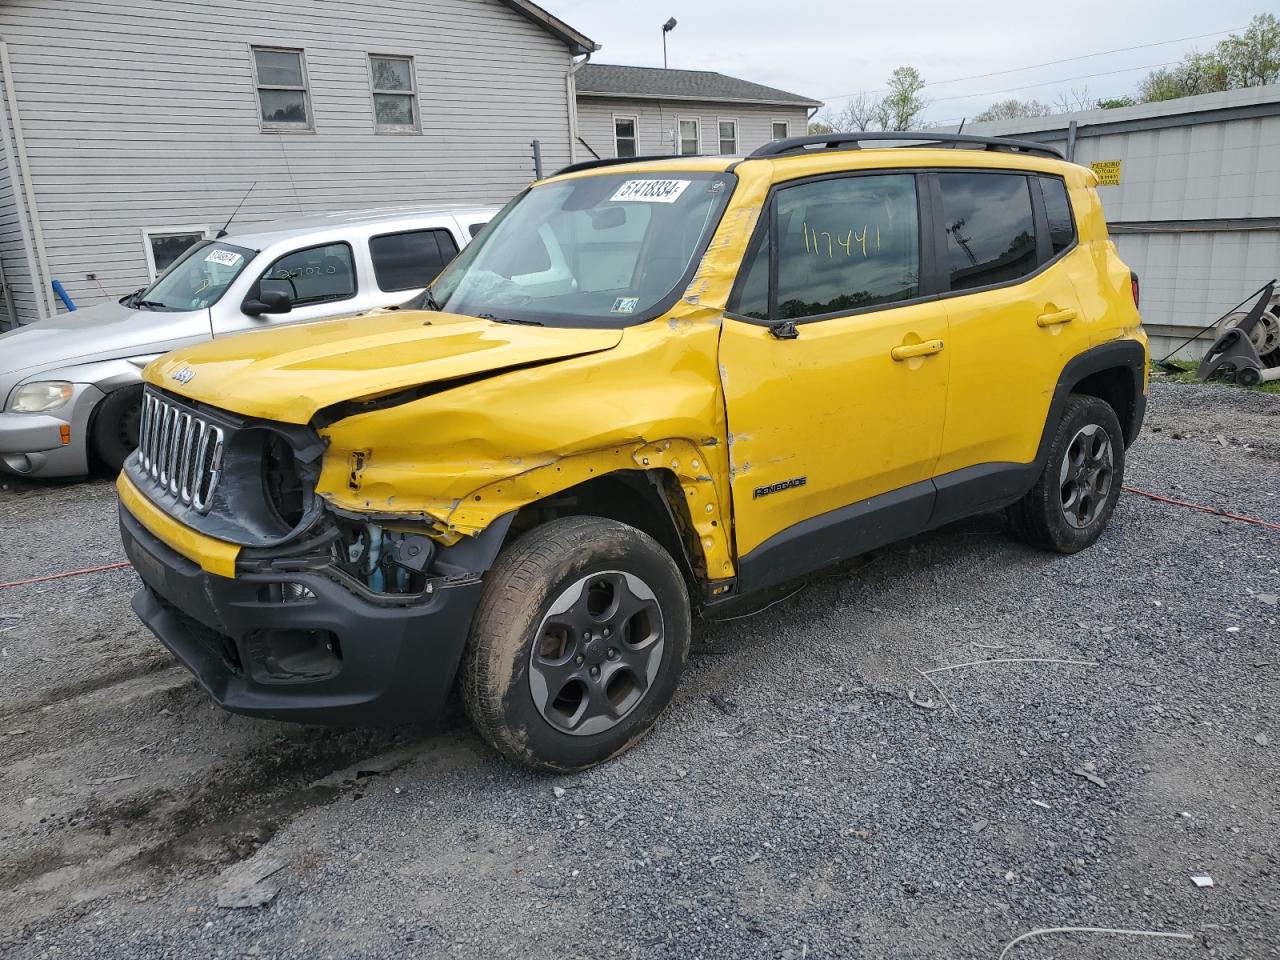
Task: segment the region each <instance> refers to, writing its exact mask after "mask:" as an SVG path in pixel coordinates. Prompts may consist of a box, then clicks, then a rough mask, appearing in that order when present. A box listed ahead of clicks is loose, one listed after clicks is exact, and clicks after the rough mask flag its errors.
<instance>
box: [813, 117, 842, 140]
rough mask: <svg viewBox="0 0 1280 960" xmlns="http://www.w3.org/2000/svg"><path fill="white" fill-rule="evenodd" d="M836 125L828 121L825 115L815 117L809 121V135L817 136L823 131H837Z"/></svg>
mask: <svg viewBox="0 0 1280 960" xmlns="http://www.w3.org/2000/svg"><path fill="white" fill-rule="evenodd" d="M835 132H836V129H835V127H833V126H831V124H829V123H827V122H826V119H825V118H824V117H814V118H813V119H812V120H810V121H809V136H811V137H816V136H818V135H819V134H823V133H835Z"/></svg>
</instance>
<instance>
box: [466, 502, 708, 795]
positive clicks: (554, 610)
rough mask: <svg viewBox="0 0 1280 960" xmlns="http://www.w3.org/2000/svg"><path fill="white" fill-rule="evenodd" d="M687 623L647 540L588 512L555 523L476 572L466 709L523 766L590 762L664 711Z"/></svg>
mask: <svg viewBox="0 0 1280 960" xmlns="http://www.w3.org/2000/svg"><path fill="white" fill-rule="evenodd" d="M690 630H691V628H690V613H689V597H688V593H687V591H686V589H685V583H684V579H683V577H682V576H681V574H680V570H679V568H677V566H676V564H675V562H674V561H673V560H672V558H671V556H670V554H668V553H667V552H666V551H665V550H664V549H663V548H662V547H661V546H659V544H658V543H657V542H656V541H655V540H654V539H653V538H652V537H650V536H648V535H647V534H645V533H643V532H642V531H640V530H637V529H635V528H634V527H630V526H627V525H626V524H623V523H618V522H616V521H613V520H605V519H601V518H598V517H565V518H563V519H559V520H554V521H552V522H550V523H547V524H545V525H543V526H541V527H537V528H536V529H534V530H532V531H530V532H529V533H526V534H525V535H524V536H523V537H521V538H520V539H519V540H517V541H516V542H515V543H514V544H512V545H511V546H510V547H509V548H507V549H506V550H505V551H504V552H503V554H502V555H501V556H500V557H499V558H498V561H497V563H495V564H494V566H493V568H492V569H491V570H490V571H489V573H488V575H487V576H486V578H485V588H484V593H483V594H482V596H481V599H480V605H479V608H478V609H477V611H476V617H475V620H474V622H473V625H472V629H471V637H470V640H469V642H468V645H467V651H466V654H465V656H464V661H463V667H462V676H461V686H462V697H463V703H464V705H465V707H466V711H467V716H468V717H469V718H470V719H471V722H472V724H474V726H475V728H476V730H477V731H479V733H480V735H481V736H482V737H483V738H484V739H485V740H486V741H488V742H489V744H491V745H492V746H493V747H494V749H496V750H498V751H499V752H500V753H502V754H504V755H505V756H507V757H509V758H511V759H512V760H515V761H517V762H519V763H522V764H524V765H526V766H530V767H533V768H535V769H540V770H552V771H559V772H568V771H572V770H582V769H584V768H586V767H590V766H594V765H595V764H598V763H601V762H603V761H605V760H608V759H609V758H611V757H614V756H617V755H618V754H620V753H622V752H623V751H625V750H627V749H628V748H630V747H631V746H632V745H633V744H634V743H635V742H636V741H637V740H639V739H640V738H641V737H642V736H644V735H645V734H646V733H647V732H648V731H649V729H650V728H651V727H652V726H653V724H654V723H655V722H656V721H657V719H658V717H659V716H661V715H662V712H663V711H664V710H665V709H666V707H667V705H668V704H669V703H670V701H671V697H672V694H673V693H674V692H675V688H676V685H677V684H678V683H679V680H680V674H681V673H682V672H683V670H684V663H685V660H686V658H687V657H688V654H689V637H690Z"/></svg>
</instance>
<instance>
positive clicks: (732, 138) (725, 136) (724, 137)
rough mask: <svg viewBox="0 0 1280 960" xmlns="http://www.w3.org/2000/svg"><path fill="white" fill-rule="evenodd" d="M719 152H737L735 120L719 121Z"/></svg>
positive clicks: (736, 125) (736, 124)
mask: <svg viewBox="0 0 1280 960" xmlns="http://www.w3.org/2000/svg"><path fill="white" fill-rule="evenodd" d="M720 152H721V153H737V152H738V121H737V120H721V121H720Z"/></svg>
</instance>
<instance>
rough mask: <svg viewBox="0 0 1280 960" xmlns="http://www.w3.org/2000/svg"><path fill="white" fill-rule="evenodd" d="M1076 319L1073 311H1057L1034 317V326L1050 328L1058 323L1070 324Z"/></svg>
mask: <svg viewBox="0 0 1280 960" xmlns="http://www.w3.org/2000/svg"><path fill="white" fill-rule="evenodd" d="M1075 318H1076V312H1075V311H1074V310H1057V311H1055V312H1054V313H1042V314H1040V316H1038V317H1036V326H1038V327H1052V326H1054V325H1056V324H1059V323H1070V322H1071V321H1072V320H1074V319H1075Z"/></svg>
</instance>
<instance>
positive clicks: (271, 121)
mask: <svg viewBox="0 0 1280 960" xmlns="http://www.w3.org/2000/svg"><path fill="white" fill-rule="evenodd" d="M253 74H254V82H255V83H256V84H257V87H258V107H259V109H260V111H261V116H262V126H263V129H296V130H309V129H311V103H310V98H309V95H308V90H307V70H306V63H305V62H304V60H303V57H302V51H301V50H284V49H279V48H275V47H254V48H253Z"/></svg>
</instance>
